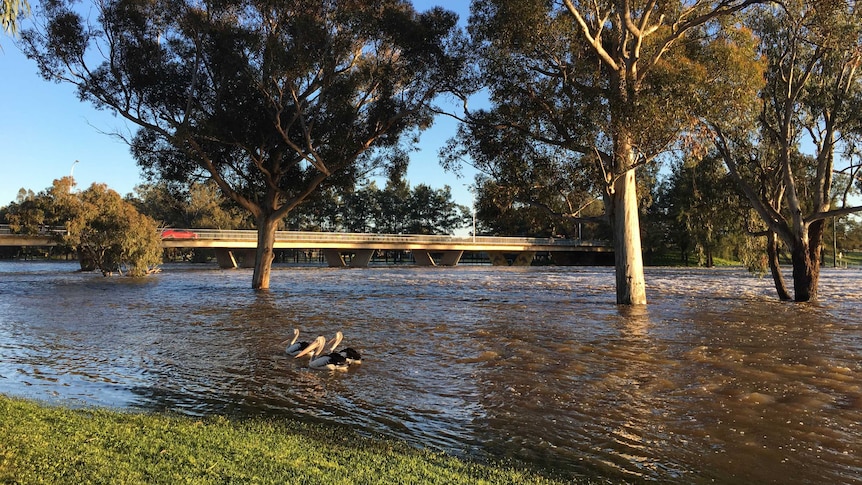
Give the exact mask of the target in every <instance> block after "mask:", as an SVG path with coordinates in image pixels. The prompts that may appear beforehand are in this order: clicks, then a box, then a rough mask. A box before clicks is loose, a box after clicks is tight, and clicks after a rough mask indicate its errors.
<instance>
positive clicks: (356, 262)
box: [323, 249, 374, 268]
mask: <svg viewBox="0 0 862 485" xmlns="http://www.w3.org/2000/svg"><path fill="white" fill-rule="evenodd" d="M349 253H350V262H349V263H348V262H347V261H345V260H344V252H342V251H341V250H340V249H324V250H323V256H324V257H325V258H326V264H328V265H329V267H330V268H346V267H348V266H349V267H351V268H367V267H368V263H370V262H371V258H372V257H374V250H373V249H354V250H351V251H349Z"/></svg>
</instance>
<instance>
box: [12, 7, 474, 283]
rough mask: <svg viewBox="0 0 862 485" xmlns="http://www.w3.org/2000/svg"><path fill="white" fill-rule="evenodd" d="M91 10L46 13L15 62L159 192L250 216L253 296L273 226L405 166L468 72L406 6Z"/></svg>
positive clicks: (439, 24)
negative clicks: (81, 115)
mask: <svg viewBox="0 0 862 485" xmlns="http://www.w3.org/2000/svg"><path fill="white" fill-rule="evenodd" d="M93 3H94V11H95V12H96V14H94V15H90V17H89V18H85V17H83V16H81V15H80V14H79V13H78V11H76V10H72V9H71V8H69V7H68V6H67V5H66V3H65V2H50V3H48V4H47V5H46V9H45V16H44V19H43V20H44V25H45V26H46V27H45V29H44V30H29V31H26V32H25V33H24V35H23V40H24V42H23V43H24V46H25V52H26V53H27V55H28V56H29V57H30V58H32V59H34V60H35V61H36V62H37V63H38V65H39V68H40V71H41V73H42V75H43V76H44V77H46V78H47V79H51V80H57V81H63V82H70V83H72V84H74V85H75V86H76V87H77V88H78V91H79V93H80V96H81V97H82V98H83V99H85V100H87V101H91V102H93V103H94V104H96V106H98V107H100V108H107V109H110V110H112V111H116V112H118V113H119V114H121V115H122V116H123V117H124V118H125V119H127V120H129V121H131V122H132V123H135V124H137V125H138V126H139V127H140V130H139V131H138V132H137V134H136V135H135V137H134V139H133V141H132V148H133V154H134V156H135V158H136V159H137V160H138V163H139V164H140V165H141V166H142V167H143V168H144V170H145V171H146V172H147V174H148V175H149V176H151V177H152V178H153V179H161V180H166V181H168V182H179V183H185V184H188V183H190V182H192V181H196V180H200V179H201V178H207V179H212V180H213V181H214V182H215V183H216V184H217V185H218V187H219V189H220V190H221V191H222V192H223V193H224V194H225V196H226V197H228V198H230V199H232V200H233V201H234V202H235V203H236V204H237V205H238V206H240V207H242V208H243V209H244V210H246V211H247V212H248V213H249V214H250V215H251V217H252V218H253V219H254V221H255V224H256V225H257V226H258V228H259V229H260V231H259V234H260V237H261V238H262V240H261V241H258V247H259V248H265V249H262V252H259V254H258V258H257V263H256V265H255V273H254V276H253V282H252V286H253V287H255V288H264V287H266V286H268V284H269V276H268V275H269V270H270V264H271V260H272V238H273V237H274V236H273V235H274V231H275V228H276V227H277V225H278V224H279V223H280V221H281V220H282V219H283V218H284V217H285V216H286V215H287V214H288V213H289V212H290V211H292V210H293V209H295V208H296V207H297V206H298V205H299V204H300V203H302V202H303V201H304V200H305V199H306V198H307V197H309V195H310V194H312V193H314V192H315V191H317V190H319V189H321V188H325V187H341V188H344V187H352V186H353V185H354V183H355V181H356V179H357V178H358V177H360V176H362V175H363V174H365V173H368V171H369V170H371V169H372V168H376V167H377V166H379V165H385V164H387V163H390V162H391V163H392V164H396V165H397V164H398V163H400V161H401V160H402V157H401V155H402V154H403V150H402V147H401V146H400V145H401V144H402V143H404V142H405V140H403V139H402V138H404V135H414V134H415V133H416V132H417V131H418V130H421V129H424V128H426V127H428V126H429V125H430V124H431V121H432V119H433V115H434V113H435V110H434V109H433V106H432V102H433V100H434V98H435V97H436V96H437V94H438V93H440V92H443V91H445V90H447V89H450V88H451V86H453V85H454V83H453V81H452V80H453V78H456V77H458V74H459V72H460V70H461V69H463V63H462V61H461V60H460V59H459V58H458V57H457V56H455V55H452V54H451V53H450V51H453V50H454V49H453V48H452V45H453V44H457V43H458V42H459V39H458V32H457V29H456V20H457V18H456V16H455V14H453V13H451V12H447V11H445V10H443V9H440V8H437V9H432V10H430V11H428V12H425V13H417V12H416V11H415V10H414V9H413V7H412V5H411V4H410V3H409V2H406V1H403V0H384V1H381V2H364V1H345V2H320V1H316V0H301V1H296V2H287V3H281V4H278V5H274V4H273V3H272V2H269V1H265V0H242V1H239V2H210V3H206V4H201V3H200V2H195V1H186V2H176V1H154V2H138V1H134V0H110V1H106V2H93ZM81 10H82V11H87V9H81ZM89 19H98V25H91V24H90V23H88V22H89ZM407 143H409V141H408V142H407Z"/></svg>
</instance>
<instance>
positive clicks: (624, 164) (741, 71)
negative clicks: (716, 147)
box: [461, 0, 758, 304]
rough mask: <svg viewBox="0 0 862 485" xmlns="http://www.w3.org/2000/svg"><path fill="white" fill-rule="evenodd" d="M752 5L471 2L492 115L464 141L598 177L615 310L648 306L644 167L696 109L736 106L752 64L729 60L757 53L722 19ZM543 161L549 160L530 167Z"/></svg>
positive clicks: (740, 1) (743, 1)
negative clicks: (640, 178)
mask: <svg viewBox="0 0 862 485" xmlns="http://www.w3.org/2000/svg"><path fill="white" fill-rule="evenodd" d="M754 3H758V2H757V1H755V0H723V1H712V2H707V1H646V2H628V1H626V2H617V1H613V2H611V1H598V2H596V1H590V2H580V1H574V0H563V1H562V2H548V1H545V0H526V1H525V0H490V1H482V2H474V4H473V16H472V17H471V28H472V29H473V30H472V33H473V34H474V37H475V39H476V40H477V42H478V44H477V49H476V50H477V51H480V52H481V54H482V60H481V71H482V76H484V77H485V78H486V80H487V83H488V85H489V93H490V98H491V104H492V107H493V108H492V110H490V111H487V112H480V113H474V114H473V115H472V116H469V117H468V119H467V123H468V124H467V125H465V129H464V130H463V131H462V133H461V139H462V140H463V141H464V142H465V143H466V144H467V145H468V147H469V150H470V154H471V155H473V156H474V157H475V156H476V155H479V156H480V157H486V158H488V159H491V160H492V159H493V158H494V157H495V156H499V155H500V154H504V153H506V152H507V151H508V150H510V149H511V147H512V146H513V145H512V142H513V141H518V142H521V140H523V142H525V143H530V144H534V145H536V146H539V145H541V146H544V147H546V149H544V150H542V151H539V150H537V151H536V152H537V153H539V154H542V153H552V152H553V153H554V155H555V157H554V159H556V160H565V161H566V163H567V164H568V165H570V167H571V168H568V169H566V171H572V172H578V173H587V174H589V176H590V177H591V178H592V181H593V184H594V186H595V187H597V188H598V189H599V193H600V194H601V195H602V197H603V199H604V202H605V213H606V216H607V219H608V222H609V223H610V226H611V229H612V232H613V239H614V250H615V254H616V262H615V263H616V287H617V303H620V304H645V303H646V301H647V300H646V283H645V280H644V273H643V258H642V254H641V237H640V227H639V226H640V224H639V215H638V201H639V197H638V191H637V181H636V177H635V170H636V169H637V168H638V167H641V166H644V165H646V164H649V163H651V162H652V161H654V160H655V159H656V157H657V156H658V155H659V154H661V153H663V152H664V151H666V150H667V149H669V147H671V146H672V144H673V143H674V142H676V141H677V140H678V138H679V136H680V135H681V133H683V132H684V131H685V130H687V129H689V128H691V127H692V126H693V125H694V123H695V120H696V119H697V115H698V113H701V112H703V111H705V110H708V109H714V108H719V107H722V106H725V105H727V104H728V103H733V102H735V101H734V100H735V95H734V94H733V92H732V90H733V89H735V88H736V87H737V85H744V84H745V83H746V82H747V76H748V73H747V72H746V69H748V66H747V65H746V64H745V63H742V64H739V63H736V60H737V58H736V56H735V55H728V54H729V53H730V54H732V53H733V51H734V50H735V49H739V50H743V49H745V48H746V47H747V45H746V44H744V43H742V42H736V37H741V38H743V39H744V38H745V37H746V34H747V33H746V32H744V31H740V30H739V29H737V28H735V27H734V26H732V25H731V26H729V27H726V26H725V25H723V24H722V21H723V20H725V19H727V18H728V17H729V16H730V15H732V14H734V13H736V12H738V11H740V10H741V9H743V8H745V7H746V6H748V5H751V4H754ZM740 79H742V80H740ZM483 135H485V136H483ZM495 153H496V155H495ZM534 160H536V161H547V160H549V157H547V156H540V157H536V158H528V159H526V160H525V162H528V163H529V162H532V161H534ZM528 182H529V183H542V181H541V180H540V181H535V180H529V181H528ZM583 202H588V199H587V200H585V201H583ZM577 206H580V204H577Z"/></svg>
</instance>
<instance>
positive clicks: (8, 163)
mask: <svg viewBox="0 0 862 485" xmlns="http://www.w3.org/2000/svg"><path fill="white" fill-rule="evenodd" d="M36 3H37V2H36V1H35V0H31V5H33V6H35V5H36ZM413 3H414V5H415V6H416V9H417V10H419V11H425V10H427V9H429V8H431V7H433V6H435V5H439V4H444V5H445V6H446V8H448V9H451V10H455V11H456V12H458V13H459V15H460V16H461V22H462V23H465V22H466V20H467V12H468V5H469V1H468V0H414V1H413ZM23 25H24V27H27V26H28V23H27V22H26V21H25V22H24V24H23ZM0 46H2V52H0V73H2V74H0V93H2V99H3V103H2V108H0V109H2V121H0V147H2V148H0V206H5V205H7V204H9V202H12V201H14V200H15V198H16V197H17V194H18V190H19V189H21V188H25V189H28V190H32V191H34V192H39V191H41V190H44V189H46V188H48V187H50V186H51V184H52V182H53V181H54V179H58V178H60V177H64V176H67V175H69V174H70V173H72V174H73V175H74V177H75V181H76V182H77V184H78V188H79V189H85V188H87V187H89V186H90V185H91V184H92V183H94V182H99V183H105V184H107V185H108V186H109V187H110V188H112V189H114V190H116V191H117V192H119V193H120V194H121V195H126V194H128V193H130V192H131V191H132V189H133V188H134V187H135V186H136V185H138V184H140V183H142V182H143V181H144V180H143V178H142V177H141V171H140V169H139V168H138V166H137V164H136V163H135V161H134V159H133V158H132V156H131V154H130V152H129V147H128V145H126V144H125V143H124V142H123V141H122V140H119V139H118V138H116V137H114V136H111V135H109V134H108V133H115V132H121V133H131V132H133V131H134V127H133V126H130V125H127V124H126V123H125V121H124V120H123V119H122V118H119V117H116V116H114V115H113V114H111V113H110V112H108V111H100V110H96V109H95V108H94V107H93V105H92V104H90V103H85V102H82V101H80V100H79V99H78V97H77V94H76V93H75V90H74V88H73V87H71V86H69V85H65V84H55V83H53V82H48V81H45V80H44V79H42V77H41V76H40V75H39V74H38V72H37V69H36V64H35V63H34V62H33V61H31V60H29V59H27V58H26V57H24V55H23V54H22V53H21V51H20V49H19V48H18V47H17V46H16V45H15V42H14V41H13V39H11V38H10V37H9V36H7V35H5V34H0ZM456 126H457V125H456V123H455V122H454V120H452V119H445V118H441V119H439V120H438V121H437V122H436V123H435V124H434V126H433V127H432V128H430V129H429V130H426V131H425V132H423V133H422V137H421V144H420V148H421V151H420V152H418V153H413V154H411V162H410V168H409V170H408V172H407V179H408V181H409V182H410V184H411V186H415V185H418V184H420V183H422V184H426V185H429V186H431V187H432V188H435V189H440V188H442V187H443V186H444V185H449V186H450V187H451V188H452V194H453V197H454V198H455V202H456V203H458V204H462V205H466V206H471V205H472V196H471V195H470V192H469V191H468V190H467V186H469V185H470V184H471V183H472V180H473V176H472V173H470V171H469V170H465V171H464V177H463V178H457V177H456V176H455V175H454V174H452V173H446V172H444V171H443V169H442V168H441V167H440V164H439V162H438V155H437V152H438V148H439V147H440V146H441V145H443V144H444V143H445V142H446V140H447V139H448V138H449V137H450V136H451V135H453V134H454V132H455V128H456ZM76 160H77V161H78V163H77V164H75V161H76ZM73 166H74V168H73Z"/></svg>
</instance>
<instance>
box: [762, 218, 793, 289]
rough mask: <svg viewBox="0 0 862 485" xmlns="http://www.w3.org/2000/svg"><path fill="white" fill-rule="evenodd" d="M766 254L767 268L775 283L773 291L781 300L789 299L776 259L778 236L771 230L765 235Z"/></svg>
mask: <svg viewBox="0 0 862 485" xmlns="http://www.w3.org/2000/svg"><path fill="white" fill-rule="evenodd" d="M766 255H767V258H768V260H769V270H770V272H771V273H772V281H773V283H774V284H775V291H777V292H778V298H779V299H781V300H782V301H790V300H791V299H792V298H791V297H790V292H788V291H787V285H786V284H785V283H784V275H783V274H782V273H781V266H780V261H779V260H778V237H777V236H776V234H775V233H774V232H772V231H770V232H769V234H768V235H767V242H766Z"/></svg>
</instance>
